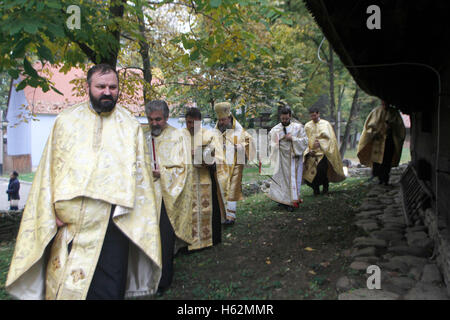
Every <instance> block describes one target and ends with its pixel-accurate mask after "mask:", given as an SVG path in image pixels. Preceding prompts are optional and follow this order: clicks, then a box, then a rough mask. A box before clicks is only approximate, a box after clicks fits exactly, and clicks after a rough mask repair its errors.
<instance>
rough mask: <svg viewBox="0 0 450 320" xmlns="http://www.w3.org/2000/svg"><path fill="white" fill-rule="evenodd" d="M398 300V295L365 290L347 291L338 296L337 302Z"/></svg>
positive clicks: (382, 291)
mask: <svg viewBox="0 0 450 320" xmlns="http://www.w3.org/2000/svg"><path fill="white" fill-rule="evenodd" d="M399 298H400V295H398V294H396V293H393V292H389V291H384V290H370V289H367V288H362V289H356V290H351V291H347V292H344V293H341V294H339V296H338V300H397V299H399Z"/></svg>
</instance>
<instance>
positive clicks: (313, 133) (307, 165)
mask: <svg viewBox="0 0 450 320" xmlns="http://www.w3.org/2000/svg"><path fill="white" fill-rule="evenodd" d="M309 115H310V117H311V121H309V122H307V123H306V124H305V132H306V135H307V136H308V148H307V149H306V151H305V154H304V170H303V180H304V181H305V183H306V184H307V185H308V186H310V187H311V188H312V189H313V191H314V195H315V196H317V195H319V194H320V189H319V187H320V186H321V185H322V186H323V189H322V193H323V194H328V187H329V183H330V182H340V181H342V180H345V174H344V170H343V164H342V158H341V154H340V153H339V146H338V143H337V139H336V135H335V134H334V130H333V127H332V126H331V124H330V123H329V122H328V121H326V120H323V119H321V118H320V112H319V109H318V108H315V107H312V108H310V109H309Z"/></svg>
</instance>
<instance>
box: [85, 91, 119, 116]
mask: <svg viewBox="0 0 450 320" xmlns="http://www.w3.org/2000/svg"><path fill="white" fill-rule="evenodd" d="M89 98H90V99H91V103H92V108H94V110H95V111H96V112H97V113H101V112H110V111H112V109H114V107H115V106H116V102H117V100H114V98H113V96H111V95H102V96H100V98H99V99H95V97H93V96H92V94H91V93H90V92H89ZM102 99H108V100H107V101H102Z"/></svg>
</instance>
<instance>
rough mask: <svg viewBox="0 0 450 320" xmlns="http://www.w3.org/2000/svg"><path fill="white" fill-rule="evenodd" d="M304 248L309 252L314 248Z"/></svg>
mask: <svg viewBox="0 0 450 320" xmlns="http://www.w3.org/2000/svg"><path fill="white" fill-rule="evenodd" d="M305 250H306V251H309V252H311V251H314V250H315V249H313V248H311V247H306V248H305Z"/></svg>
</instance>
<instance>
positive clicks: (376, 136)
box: [357, 101, 406, 185]
mask: <svg viewBox="0 0 450 320" xmlns="http://www.w3.org/2000/svg"><path fill="white" fill-rule="evenodd" d="M405 135H406V129H405V125H404V124H403V119H402V117H401V115H400V113H399V112H398V111H397V110H396V109H394V108H392V107H391V106H389V105H388V104H386V103H385V102H384V101H382V102H381V106H379V107H377V108H375V109H374V110H372V111H371V112H370V113H369V115H368V116H367V119H366V122H365V123H364V129H363V132H362V134H361V139H360V140H359V143H358V151H357V156H358V158H359V161H360V163H361V164H363V165H365V166H368V167H372V176H373V177H378V180H379V183H380V184H384V185H389V174H390V172H391V168H392V167H396V166H398V164H399V162H400V158H401V156H402V148H403V142H404V140H405Z"/></svg>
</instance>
